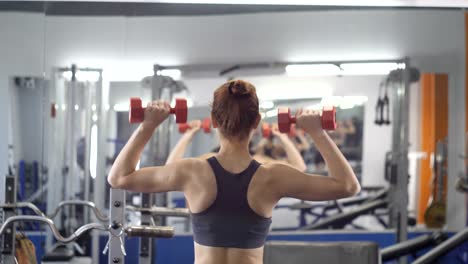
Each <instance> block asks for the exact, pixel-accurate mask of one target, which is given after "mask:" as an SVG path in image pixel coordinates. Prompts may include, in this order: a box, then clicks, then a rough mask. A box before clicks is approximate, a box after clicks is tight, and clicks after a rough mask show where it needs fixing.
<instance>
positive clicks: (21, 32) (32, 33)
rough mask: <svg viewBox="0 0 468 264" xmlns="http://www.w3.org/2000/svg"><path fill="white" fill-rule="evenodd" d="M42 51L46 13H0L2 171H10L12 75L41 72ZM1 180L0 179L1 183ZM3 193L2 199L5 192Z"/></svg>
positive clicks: (0, 146) (0, 168) (0, 158)
mask: <svg viewBox="0 0 468 264" xmlns="http://www.w3.org/2000/svg"><path fill="white" fill-rule="evenodd" d="M43 51H44V16H43V15H42V14H32V13H31V14H24V13H0V120H1V122H0V160H1V162H0V173H1V174H2V175H4V174H5V173H6V172H7V166H8V160H7V153H8V142H9V141H10V140H9V139H8V138H9V136H11V135H9V134H10V132H9V131H8V130H9V123H10V119H9V111H10V107H9V103H10V96H9V92H8V90H9V85H10V83H9V77H11V76H13V75H29V76H31V75H32V76H39V77H40V76H42V75H43V72H44V71H43V69H44V52H43ZM38 129H39V128H38ZM11 142H12V141H11ZM2 184H3V183H0V186H2ZM0 189H1V188H0ZM2 191H3V190H2ZM2 191H0V194H1V193H2ZM0 197H1V198H0V199H3V197H4V196H3V195H1V196H0Z"/></svg>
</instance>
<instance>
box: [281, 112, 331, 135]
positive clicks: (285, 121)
mask: <svg viewBox="0 0 468 264" xmlns="http://www.w3.org/2000/svg"><path fill="white" fill-rule="evenodd" d="M292 124H297V125H298V126H299V127H300V128H301V129H303V130H304V131H306V132H308V133H315V132H317V131H321V130H335V129H336V109H335V107H333V106H326V107H324V108H323V110H322V115H320V113H319V112H318V111H315V110H302V109H300V110H298V111H297V113H296V115H295V116H292V115H291V110H290V109H289V108H287V107H283V108H278V127H279V130H280V132H281V133H289V132H290V131H291V125H292Z"/></svg>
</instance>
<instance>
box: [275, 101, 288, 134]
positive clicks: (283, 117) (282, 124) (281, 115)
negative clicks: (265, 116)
mask: <svg viewBox="0 0 468 264" xmlns="http://www.w3.org/2000/svg"><path fill="white" fill-rule="evenodd" d="M290 128H291V110H290V109H289V108H287V107H281V108H278V129H279V131H280V132H281V133H288V132H289V130H290Z"/></svg>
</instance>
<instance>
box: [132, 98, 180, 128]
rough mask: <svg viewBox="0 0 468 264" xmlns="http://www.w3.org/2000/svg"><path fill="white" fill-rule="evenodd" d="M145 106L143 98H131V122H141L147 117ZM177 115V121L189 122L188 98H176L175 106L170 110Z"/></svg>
mask: <svg viewBox="0 0 468 264" xmlns="http://www.w3.org/2000/svg"><path fill="white" fill-rule="evenodd" d="M145 109H146V108H145V107H142V103H141V99H140V98H136V97H132V98H130V111H129V112H128V113H129V115H128V119H129V121H130V123H141V122H143V119H144V118H145ZM169 113H171V114H174V115H175V116H176V123H178V124H181V123H185V122H187V100H186V99H181V98H176V100H175V106H174V107H171V109H170V112H169Z"/></svg>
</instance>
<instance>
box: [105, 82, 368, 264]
mask: <svg viewBox="0 0 468 264" xmlns="http://www.w3.org/2000/svg"><path fill="white" fill-rule="evenodd" d="M169 111H170V107H169V103H167V102H161V101H156V102H152V103H149V104H148V106H147V108H146V109H145V117H144V121H143V123H142V124H141V125H140V126H139V127H138V128H137V129H136V131H135V132H134V133H133V135H132V136H131V138H130V139H129V140H128V142H127V144H126V145H125V147H124V148H123V149H122V151H121V152H120V154H119V155H118V157H117V159H116V161H115V163H114V164H113V166H112V169H111V171H110V173H109V176H108V181H109V183H110V184H111V186H112V187H114V188H121V189H126V190H130V191H135V192H169V191H182V192H183V193H184V195H185V197H186V199H187V201H188V206H189V209H190V211H191V215H192V217H191V221H192V229H193V233H194V248H195V263H196V264H219V263H223V264H231V263H232V264H238V263H243V264H261V263H263V246H264V243H265V240H266V237H267V235H268V232H269V230H270V225H271V215H272V211H273V208H274V207H275V206H276V204H277V202H278V201H279V200H280V199H281V198H283V197H293V198H297V199H301V200H307V201H318V200H334V199H339V198H344V197H348V196H352V195H355V194H356V193H358V192H359V190H360V186H359V183H358V181H357V179H356V176H355V175H354V172H353V170H352V168H351V167H350V165H349V163H348V162H347V160H346V159H345V157H344V156H343V155H342V154H341V152H340V150H339V149H338V148H337V146H336V145H335V144H334V143H333V141H332V140H331V139H330V137H329V136H328V135H327V133H325V131H323V129H322V126H321V121H320V114H319V113H318V112H316V111H312V110H306V111H298V113H297V114H296V117H297V125H298V126H300V127H301V128H302V129H304V131H306V133H308V134H309V135H310V136H311V138H312V139H313V141H314V143H315V145H316V147H317V149H318V150H319V151H320V153H321V154H322V156H323V157H324V159H325V161H326V163H327V166H328V168H329V177H322V176H317V175H311V174H307V173H304V172H302V171H300V170H298V169H296V168H294V167H291V166H289V165H286V164H283V163H277V162H271V163H266V164H260V163H259V162H257V161H256V160H255V159H253V158H252V155H251V154H250V152H249V142H250V140H251V137H252V135H253V133H254V131H255V129H256V128H257V126H258V124H259V122H260V113H259V106H258V98H257V94H256V90H255V87H254V86H253V85H252V84H250V83H248V82H245V81H240V80H237V81H230V82H227V83H225V84H223V85H221V86H220V87H219V88H218V89H216V91H215V92H214V96H213V104H212V111H211V117H212V122H213V126H214V127H217V128H218V131H219V133H218V136H219V142H220V146H221V148H220V150H219V152H218V153H217V154H216V155H214V156H212V157H210V158H209V159H202V158H188V159H181V160H177V161H174V162H171V163H168V164H167V165H165V166H157V167H146V168H141V169H138V170H136V169H135V168H136V165H137V163H138V160H139V159H140V156H141V153H142V151H143V148H144V146H145V145H146V144H147V143H148V141H149V140H150V138H151V136H152V134H153V132H154V131H155V129H156V128H157V127H158V126H159V125H160V124H161V123H162V122H163V121H164V120H165V119H166V118H167V117H168V116H169ZM181 254H183V253H182V252H181Z"/></svg>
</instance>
